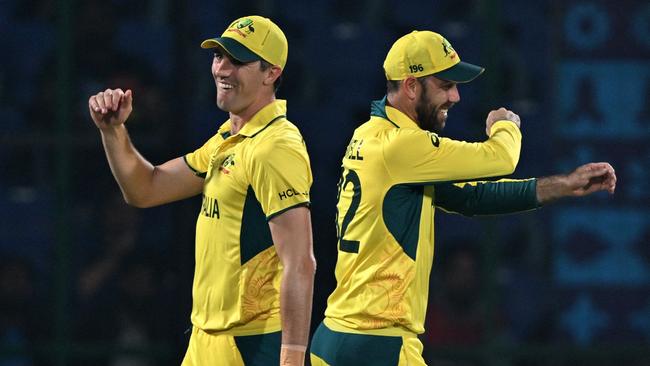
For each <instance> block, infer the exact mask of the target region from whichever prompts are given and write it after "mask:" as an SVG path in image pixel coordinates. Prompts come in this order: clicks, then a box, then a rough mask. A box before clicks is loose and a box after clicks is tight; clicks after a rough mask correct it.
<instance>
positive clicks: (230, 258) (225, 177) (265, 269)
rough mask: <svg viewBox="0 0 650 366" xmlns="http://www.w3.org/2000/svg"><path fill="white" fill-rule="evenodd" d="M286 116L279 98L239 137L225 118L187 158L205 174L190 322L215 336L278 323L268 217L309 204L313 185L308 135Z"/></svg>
mask: <svg viewBox="0 0 650 366" xmlns="http://www.w3.org/2000/svg"><path fill="white" fill-rule="evenodd" d="M285 114H286V102H285V101H284V100H276V101H274V102H272V103H270V104H269V105H267V106H265V107H264V108H262V109H261V110H260V111H259V112H258V113H257V114H256V115H255V116H254V117H253V118H252V119H251V120H250V121H248V122H247V123H246V124H245V125H244V126H243V128H242V129H241V130H240V131H239V133H237V134H235V135H231V132H230V131H231V123H230V121H226V122H225V123H224V124H223V125H222V126H221V127H220V128H219V131H218V132H217V134H216V135H214V136H213V137H212V138H211V139H210V140H208V141H207V142H206V143H205V144H204V145H203V146H202V147H200V148H199V149H197V150H196V151H194V152H192V153H189V154H187V155H185V157H184V158H185V161H186V162H187V165H188V166H189V167H190V168H191V169H192V170H193V171H194V172H195V173H196V174H197V175H199V176H201V177H204V179H205V183H204V186H203V202H202V206H201V209H200V211H199V215H198V219H197V223H196V250H195V253H196V254H195V260H196V268H195V273H194V284H193V288H192V297H193V304H192V315H191V320H192V325H193V327H194V328H198V329H199V330H200V331H203V332H207V333H209V334H211V335H219V334H227V335H229V336H251V335H259V334H266V333H272V332H277V331H279V330H280V328H281V327H280V281H281V277H282V264H281V263H280V260H279V258H278V255H277V254H276V251H275V247H274V246H273V241H272V238H271V232H270V229H269V227H268V222H267V221H268V220H270V219H271V218H272V217H274V216H276V215H278V214H281V213H282V212H284V211H286V210H288V209H291V208H293V207H297V206H301V205H309V189H310V186H311V183H312V174H311V169H310V164H309V157H308V155H307V150H306V147H305V144H304V141H303V138H302V136H301V134H300V132H299V131H298V129H297V128H296V126H294V125H293V124H292V123H291V122H289V121H288V120H287V119H286V117H285ZM193 337H194V334H193ZM191 342H192V341H190V343H191ZM278 347H279V344H278ZM277 352H278V353H279V348H277Z"/></svg>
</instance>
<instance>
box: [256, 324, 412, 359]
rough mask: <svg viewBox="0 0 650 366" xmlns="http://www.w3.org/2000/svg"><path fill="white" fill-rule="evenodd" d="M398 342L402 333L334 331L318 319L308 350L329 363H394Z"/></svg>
mask: <svg viewBox="0 0 650 366" xmlns="http://www.w3.org/2000/svg"><path fill="white" fill-rule="evenodd" d="M402 343H403V342H402V337H389V336H373V335H365V334H352V333H341V332H335V331H333V330H331V329H329V328H327V327H326V326H325V324H323V323H321V324H320V326H319V327H318V329H316V333H314V337H313V338H312V341H311V348H310V352H311V353H313V354H315V355H316V356H318V357H320V358H321V359H323V361H325V362H327V363H328V364H329V365H331V366H360V365H373V366H395V365H397V364H398V363H399V353H400V350H401V349H402ZM247 365H248V364H247Z"/></svg>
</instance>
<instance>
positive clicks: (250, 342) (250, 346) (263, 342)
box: [234, 332, 282, 366]
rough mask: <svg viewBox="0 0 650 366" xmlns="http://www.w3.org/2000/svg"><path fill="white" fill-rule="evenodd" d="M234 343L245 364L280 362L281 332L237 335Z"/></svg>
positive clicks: (255, 365) (262, 364)
mask: <svg viewBox="0 0 650 366" xmlns="http://www.w3.org/2000/svg"><path fill="white" fill-rule="evenodd" d="M234 338H235V344H236V345H237V349H238V350H239V353H240V354H241V357H242V359H243V360H244V364H245V365H246V366H267V365H279V364H280V346H281V344H282V332H274V333H267V334H258V335H252V336H237V337H234Z"/></svg>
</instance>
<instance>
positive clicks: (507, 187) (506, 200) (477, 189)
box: [434, 179, 541, 216]
mask: <svg viewBox="0 0 650 366" xmlns="http://www.w3.org/2000/svg"><path fill="white" fill-rule="evenodd" d="M434 189H435V197H434V204H435V205H436V206H437V207H440V208H442V209H443V210H445V211H448V212H455V213H459V214H461V215H464V216H475V215H501V214H509V213H515V212H521V211H529V210H534V209H536V208H539V207H540V206H541V205H540V204H539V203H538V202H537V179H527V180H512V181H500V182H480V183H476V184H475V185H473V184H466V185H464V186H462V187H460V186H457V185H454V184H452V183H437V184H434Z"/></svg>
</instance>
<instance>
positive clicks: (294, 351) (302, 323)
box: [280, 261, 315, 365]
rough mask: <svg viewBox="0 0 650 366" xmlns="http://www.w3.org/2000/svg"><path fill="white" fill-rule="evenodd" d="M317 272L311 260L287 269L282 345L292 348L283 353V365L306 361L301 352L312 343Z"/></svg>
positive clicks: (282, 289)
mask: <svg viewBox="0 0 650 366" xmlns="http://www.w3.org/2000/svg"><path fill="white" fill-rule="evenodd" d="M314 272H315V268H314V265H313V262H311V261H305V263H303V264H302V265H299V266H296V267H289V266H287V267H285V268H284V272H283V276H282V284H281V287H280V309H281V310H280V311H281V317H282V344H283V345H285V346H290V347H289V348H287V349H283V350H282V352H281V354H282V359H281V364H283V365H284V364H286V365H302V364H303V362H304V357H305V352H304V351H302V352H301V351H300V350H299V349H300V346H304V347H306V346H307V343H308V342H309V327H310V324H311V307H312V297H313V296H312V295H313V290H314ZM295 346H299V347H295Z"/></svg>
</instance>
